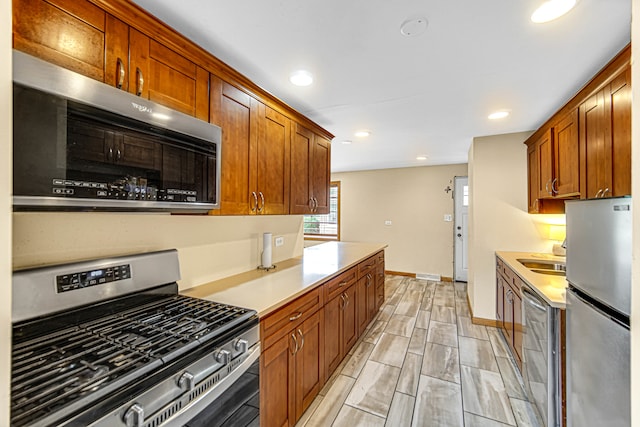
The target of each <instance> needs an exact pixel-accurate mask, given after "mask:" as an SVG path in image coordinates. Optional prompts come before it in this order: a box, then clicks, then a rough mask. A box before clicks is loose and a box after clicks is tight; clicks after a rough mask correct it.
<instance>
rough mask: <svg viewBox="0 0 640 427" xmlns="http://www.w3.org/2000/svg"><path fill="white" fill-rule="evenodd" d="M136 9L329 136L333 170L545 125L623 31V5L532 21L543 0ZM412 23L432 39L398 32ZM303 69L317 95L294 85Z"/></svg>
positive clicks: (186, 2) (598, 0)
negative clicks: (363, 133)
mask: <svg viewBox="0 0 640 427" xmlns="http://www.w3.org/2000/svg"><path fill="white" fill-rule="evenodd" d="M135 2H136V3H137V4H139V5H140V6H142V7H143V8H145V9H147V10H148V11H149V12H151V13H152V14H153V15H155V16H157V17H158V18H160V19H161V20H163V21H164V22H166V23H167V24H169V25H170V26H172V27H173V28H175V29H176V30H178V31H179V32H181V33H182V34H184V35H185V36H187V37H188V38H190V39H191V40H193V41H194V42H196V43H197V44H199V45H200V46H202V47H203V48H204V49H206V50H208V51H209V52H211V53H212V54H213V55H215V56H216V57H218V58H220V59H221V60H223V61H224V62H226V63H227V64H229V65H231V66H232V67H233V68H235V69H236V70H238V71H240V72H241V73H242V74H244V75H245V76H247V77H249V78H250V79H251V80H252V81H254V82H255V83H257V84H258V85H259V86H261V87H263V88H264V89H266V90H268V91H269V92H271V93H272V94H274V95H275V96H277V97H278V98H280V99H282V100H283V101H285V102H286V103H287V104H289V105H291V106H292V107H294V108H295V109H297V110H298V111H301V112H302V113H303V114H305V115H306V116H308V117H309V118H310V119H312V120H313V121H315V122H316V123H318V124H319V125H321V126H322V127H324V128H326V129H327V130H328V131H329V132H331V133H333V134H335V135H336V138H335V139H334V141H333V145H332V159H331V164H332V171H334V172H342V171H355V170H365V169H383V168H395V167H409V166H422V165H439V164H452V163H465V162H466V161H467V153H468V149H469V146H470V144H471V141H472V139H473V137H476V136H485V135H495V134H502V133H510V132H519V131H526V130H534V129H536V128H537V127H539V126H540V125H541V124H542V123H543V122H544V121H545V120H546V119H547V118H549V117H550V116H551V115H552V114H553V113H554V112H555V111H556V110H557V109H559V108H560V107H561V106H562V105H563V104H564V103H565V102H566V101H567V100H568V99H569V98H570V97H571V96H573V95H574V94H575V93H576V92H577V91H578V90H579V89H580V88H581V87H582V86H583V85H584V84H585V83H586V82H587V81H588V80H589V79H590V78H591V77H592V76H593V75H594V74H595V73H596V72H597V71H598V70H599V69H600V68H602V66H604V65H605V64H606V63H607V62H608V61H609V59H611V58H612V57H613V56H614V55H615V54H616V53H617V52H618V51H620V50H621V49H622V48H623V47H624V46H625V45H626V44H627V43H628V42H629V40H630V31H631V0H579V1H578V4H577V5H576V7H575V8H574V9H573V10H572V11H571V12H569V14H567V15H565V16H564V17H562V18H559V19H557V20H555V21H552V22H550V23H546V24H533V23H532V22H531V21H530V19H529V18H530V16H531V13H532V12H533V10H535V8H536V7H537V6H539V5H540V4H541V3H542V2H543V0H482V1H478V0H347V1H345V0H323V1H310V0H253V1H251V0H236V1H219V0H211V1H206V2H205V1H202V0H180V1H175V0H135ZM418 17H424V18H426V19H427V21H428V28H427V30H426V32H424V33H423V34H421V35H419V36H417V37H406V36H404V35H402V34H401V33H400V27H401V25H402V23H403V22H405V21H406V20H408V19H413V18H418ZM300 68H302V69H306V70H308V71H310V72H311V73H312V74H313V76H314V83H313V84H312V85H311V86H308V87H296V86H293V85H292V84H291V83H290V82H289V80H288V78H289V75H290V74H291V72H293V71H294V70H297V69H300ZM500 109H506V110H509V111H510V113H511V114H510V116H509V117H507V118H506V119H502V120H496V121H491V120H488V119H487V116H488V115H489V114H490V113H491V112H493V111H495V110H500ZM361 129H366V130H370V131H371V135H370V136H369V137H366V138H358V137H355V136H354V132H355V131H357V130H361ZM344 140H350V141H352V143H351V144H349V145H346V144H342V141H344ZM420 155H425V156H427V160H423V161H419V160H416V157H417V156H420Z"/></svg>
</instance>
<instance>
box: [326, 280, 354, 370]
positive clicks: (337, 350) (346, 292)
mask: <svg viewBox="0 0 640 427" xmlns="http://www.w3.org/2000/svg"><path fill="white" fill-rule="evenodd" d="M357 273H358V271H357V268H356V267H353V268H351V269H350V270H348V271H346V272H344V273H342V274H340V275H339V276H337V277H335V278H334V279H331V280H330V281H329V282H327V283H325V284H324V285H323V288H324V292H325V300H326V301H328V302H327V303H326V305H325V306H324V319H325V324H324V328H325V351H324V360H325V366H326V372H327V373H329V372H333V371H334V370H335V369H336V368H337V367H338V365H339V364H340V362H341V361H342V359H344V357H345V356H346V355H347V353H348V352H349V350H350V349H351V347H353V344H355V342H356V340H357V339H358V327H357V310H356V308H357V307H356V301H357V295H356V292H357V291H356V286H355V284H356V281H357V279H356V278H357Z"/></svg>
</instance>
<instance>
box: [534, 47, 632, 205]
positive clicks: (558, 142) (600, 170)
mask: <svg viewBox="0 0 640 427" xmlns="http://www.w3.org/2000/svg"><path fill="white" fill-rule="evenodd" d="M630 52H631V48H630V46H627V47H626V48H625V49H623V50H622V52H620V53H619V54H618V55H617V56H616V57H615V58H614V59H612V60H611V62H609V64H607V66H605V68H603V69H602V70H601V71H600V72H599V73H598V74H597V75H596V76H595V77H594V78H593V79H592V80H591V81H590V82H589V83H587V85H586V86H585V87H584V88H583V89H582V90H581V91H580V92H579V93H578V94H577V95H575V96H574V97H573V98H572V99H571V100H570V101H569V102H568V103H567V104H566V105H565V106H564V107H562V108H561V109H560V110H559V111H558V113H556V114H555V115H554V116H553V117H552V118H550V119H549V120H548V121H547V122H546V123H545V124H544V125H543V127H541V128H540V129H538V130H537V131H536V132H534V134H533V135H532V136H531V137H530V138H529V139H528V140H527V141H525V143H526V144H527V147H528V148H527V167H528V172H529V180H528V190H527V191H528V210H529V212H530V213H564V200H567V199H573V198H581V199H588V198H594V197H611V196H623V195H628V194H631V77H630V68H631V67H630V55H631V53H630Z"/></svg>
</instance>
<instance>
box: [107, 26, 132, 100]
mask: <svg viewBox="0 0 640 427" xmlns="http://www.w3.org/2000/svg"><path fill="white" fill-rule="evenodd" d="M104 35H105V41H104V44H105V63H104V82H105V83H106V84H108V85H110V86H114V87H117V88H118V89H122V90H124V91H125V92H126V91H128V90H129V26H128V25H127V24H125V23H124V22H122V21H120V20H119V19H116V18H114V17H113V16H111V15H107V16H106V22H105V34H104Z"/></svg>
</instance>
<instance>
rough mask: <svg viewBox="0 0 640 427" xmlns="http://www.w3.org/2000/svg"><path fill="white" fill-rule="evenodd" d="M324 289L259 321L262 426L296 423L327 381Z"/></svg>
mask: <svg viewBox="0 0 640 427" xmlns="http://www.w3.org/2000/svg"><path fill="white" fill-rule="evenodd" d="M322 301H323V294H322V292H320V289H314V290H312V291H311V292H308V293H307V294H305V295H303V296H301V297H299V298H297V299H295V300H294V301H292V302H291V303H289V304H287V305H286V306H284V307H282V308H280V309H279V310H277V311H276V312H275V313H273V314H270V315H269V316H267V317H266V318H264V319H263V320H262V321H261V322H260V336H261V341H262V348H263V354H262V356H261V362H260V363H261V370H260V384H261V385H260V389H261V393H260V396H261V401H260V408H261V410H260V416H261V418H262V425H267V426H271V425H277V426H283V425H294V424H295V421H296V420H297V419H298V418H299V417H300V416H301V415H302V413H303V412H304V410H305V409H306V408H307V407H308V406H309V404H311V402H312V401H313V399H314V398H315V396H316V395H317V394H318V392H319V391H320V388H321V387H322V385H323V383H324V312H323V311H322V310H321V307H322V306H323V304H322Z"/></svg>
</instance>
